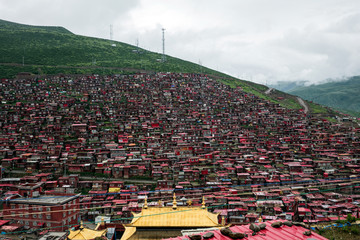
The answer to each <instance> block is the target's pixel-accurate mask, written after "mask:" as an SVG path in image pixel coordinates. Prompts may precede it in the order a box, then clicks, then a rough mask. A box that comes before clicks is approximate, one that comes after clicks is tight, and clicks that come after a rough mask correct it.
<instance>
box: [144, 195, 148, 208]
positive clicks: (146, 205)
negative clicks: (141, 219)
mask: <svg viewBox="0 0 360 240" xmlns="http://www.w3.org/2000/svg"><path fill="white" fill-rule="evenodd" d="M144 208H145V209H147V208H148V203H147V196H145V202H144Z"/></svg>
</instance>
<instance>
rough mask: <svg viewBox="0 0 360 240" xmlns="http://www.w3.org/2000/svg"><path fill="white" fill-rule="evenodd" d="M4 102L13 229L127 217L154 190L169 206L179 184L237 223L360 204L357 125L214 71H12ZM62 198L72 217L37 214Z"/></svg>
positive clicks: (340, 213)
mask: <svg viewBox="0 0 360 240" xmlns="http://www.w3.org/2000/svg"><path fill="white" fill-rule="evenodd" d="M0 101H1V105H0V108H1V114H0V139H1V141H0V159H1V165H2V171H1V174H2V176H1V179H0V190H1V193H2V197H3V199H4V200H3V208H4V210H3V211H2V219H4V221H5V222H3V224H4V226H6V225H9V224H13V225H14V226H29V227H36V226H40V227H54V226H57V227H59V226H61V227H62V229H64V228H65V227H66V226H69V225H72V224H76V223H78V222H79V220H80V219H81V218H84V219H85V218H86V219H95V218H96V216H98V215H102V216H108V217H111V219H112V220H111V221H112V222H120V223H128V222H130V221H131V212H138V211H140V210H141V207H142V204H143V202H144V199H145V198H147V199H148V200H147V201H148V202H149V205H151V204H153V205H159V204H160V205H161V204H171V202H172V196H173V195H172V194H173V192H175V193H176V196H177V198H178V204H184V205H186V204H193V205H194V204H195V205H196V204H201V198H202V197H203V196H205V199H206V205H207V207H208V208H209V209H210V210H211V211H214V212H218V213H220V214H219V221H221V218H222V217H223V218H224V219H225V221H226V222H228V223H230V222H231V223H238V224H240V223H247V222H254V221H257V220H258V219H259V218H262V219H264V220H266V219H276V218H283V219H285V218H286V219H290V220H295V219H296V220H305V221H314V222H317V221H330V220H334V219H335V220H337V219H338V218H339V217H344V216H346V214H348V213H351V214H354V215H356V214H357V213H358V211H359V206H358V205H359V204H360V203H359V202H357V201H358V199H360V186H359V185H358V183H357V180H358V178H359V177H360V163H359V161H360V138H359V133H360V129H359V128H354V127H353V126H351V125H348V124H341V123H337V124H335V123H332V122H330V121H328V120H326V119H321V118H317V117H314V116H311V115H309V114H306V113H304V112H303V111H302V110H291V109H286V108H284V107H281V106H280V105H278V104H275V103H273V102H271V101H269V100H264V99H262V98H259V97H257V96H256V95H254V94H251V93H247V92H245V91H243V89H242V88H241V87H237V88H230V87H229V86H227V85H224V84H222V83H219V82H217V81H215V80H212V79H210V78H209V77H207V76H204V75H196V74H175V73H157V74H135V75H118V76H106V77H102V76H55V77H47V78H41V79H40V78H27V79H11V80H10V79H2V80H1V83H0ZM10 170H13V171H16V170H18V171H19V170H23V171H25V172H27V175H26V176H24V177H20V178H14V177H11V178H10V177H8V176H7V175H6V172H8V171H10ZM84 176H95V177H96V176H97V177H101V178H100V179H99V178H97V179H94V180H89V179H86V180H85V179H82V177H84ZM108 177H109V178H112V179H107V178H108ZM113 178H115V179H119V180H115V179H113ZM132 179H137V180H150V179H151V180H153V181H154V183H151V181H148V182H147V181H144V183H139V184H126V183H125V182H127V181H129V180H132ZM80 193H82V195H80ZM85 193H86V194H85ZM46 196H47V197H46ZM52 198H54V199H57V200H58V201H55V202H56V203H54V200H52ZM49 199H50V200H49ZM40 200H41V201H40ZM49 201H50V203H49ZM39 206H40V207H39ZM55 206H56V207H58V206H60V208H61V209H62V210H64V211H62V212H61V216H63V218H62V219H60V218H59V216H58V214H54V216H52V214H45V213H44V214H40V213H37V214H34V213H33V212H32V211H33V210H32V208H34V207H35V208H36V210H35V211H37V212H41V211H45V209H48V210H49V211H52V209H51V207H54V208H55ZM40 208H41V209H40ZM19 209H20V210H19ZM69 212H70V213H69ZM29 213H30V214H29ZM34 216H36V217H35V218H34ZM40 216H41V218H40ZM6 221H7V222H6ZM0 224H1V223H0Z"/></svg>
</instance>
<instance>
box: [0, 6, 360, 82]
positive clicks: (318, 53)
mask: <svg viewBox="0 0 360 240" xmlns="http://www.w3.org/2000/svg"><path fill="white" fill-rule="evenodd" d="M0 19H3V20H8V21H14V22H18V23H24V24H31V25H48V26H63V27H65V28H67V29H68V30H70V31H71V32H73V33H75V34H80V35H85V36H92V37H99V38H107V39H108V38H110V25H113V39H114V40H116V41H121V42H126V43H129V44H133V45H135V44H136V41H137V40H138V42H139V46H140V47H142V48H145V49H147V50H151V51H155V52H161V51H162V42H161V36H162V32H161V29H162V28H165V29H166V31H165V38H166V54H168V55H171V56H174V57H178V58H182V59H185V60H189V61H192V62H195V63H199V62H201V64H202V65H204V66H207V67H210V68H213V69H216V70H219V71H222V72H225V73H228V74H230V75H233V76H235V77H240V78H243V79H248V80H252V81H254V82H258V83H263V84H265V83H268V84H270V83H274V82H276V81H297V80H308V81H310V82H320V81H322V80H324V79H326V78H341V77H343V76H353V75H359V74H360V1H359V0H292V1H290V0H102V1H95V0H0Z"/></svg>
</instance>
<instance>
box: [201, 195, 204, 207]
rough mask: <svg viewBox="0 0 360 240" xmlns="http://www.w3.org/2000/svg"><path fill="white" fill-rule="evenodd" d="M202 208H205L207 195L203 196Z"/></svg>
mask: <svg viewBox="0 0 360 240" xmlns="http://www.w3.org/2000/svg"><path fill="white" fill-rule="evenodd" d="M201 205H202V206H201V208H205V197H204V196H203V197H202V203H201Z"/></svg>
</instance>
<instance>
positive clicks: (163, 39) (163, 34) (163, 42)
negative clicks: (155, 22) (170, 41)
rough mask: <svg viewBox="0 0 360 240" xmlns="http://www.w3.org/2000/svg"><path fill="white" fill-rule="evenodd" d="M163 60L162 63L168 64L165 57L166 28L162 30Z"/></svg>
mask: <svg viewBox="0 0 360 240" xmlns="http://www.w3.org/2000/svg"><path fill="white" fill-rule="evenodd" d="M161 30H162V58H161V62H166V56H165V28H162V29H161Z"/></svg>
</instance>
